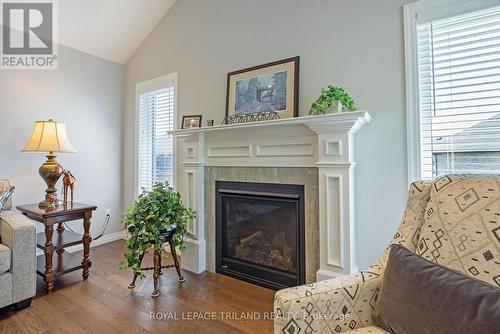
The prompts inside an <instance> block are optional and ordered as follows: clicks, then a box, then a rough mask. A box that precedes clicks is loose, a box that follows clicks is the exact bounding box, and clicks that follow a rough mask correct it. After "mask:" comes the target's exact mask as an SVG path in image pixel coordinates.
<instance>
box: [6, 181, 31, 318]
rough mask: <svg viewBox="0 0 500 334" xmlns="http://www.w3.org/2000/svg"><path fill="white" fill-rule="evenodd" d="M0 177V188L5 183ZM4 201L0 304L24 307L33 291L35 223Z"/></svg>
mask: <svg viewBox="0 0 500 334" xmlns="http://www.w3.org/2000/svg"><path fill="white" fill-rule="evenodd" d="M8 186H9V184H8V181H7V180H0V188H4V187H8ZM11 208H12V203H11V202H10V200H9V202H7V204H6V206H5V208H4V211H2V212H1V213H0V308H2V307H4V306H8V305H12V304H14V305H15V306H16V308H17V309H18V310H19V309H23V308H25V307H28V306H29V305H30V304H31V298H32V297H33V296H34V295H35V292H36V286H35V284H36V277H35V275H36V269H35V265H36V249H35V247H36V227H35V224H34V223H33V222H32V221H31V220H30V219H28V218H26V217H25V216H23V215H22V214H20V213H19V212H15V211H12V210H11Z"/></svg>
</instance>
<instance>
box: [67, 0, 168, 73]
mask: <svg viewBox="0 0 500 334" xmlns="http://www.w3.org/2000/svg"><path fill="white" fill-rule="evenodd" d="M174 2H175V0H61V1H58V2H57V10H58V15H57V16H58V18H59V33H58V35H59V38H58V40H59V43H60V44H62V45H66V46H69V47H71V48H73V49H76V50H80V51H83V52H86V53H89V54H92V55H95V56H97V57H100V58H104V59H107V60H110V61H113V62H116V63H120V64H126V63H127V61H128V60H129V59H130V57H131V56H132V55H133V54H134V52H135V51H136V50H137V48H138V47H139V46H140V45H141V43H142V42H143V41H144V39H145V38H146V37H147V36H148V35H149V33H150V32H151V30H153V28H154V27H155V26H156V25H157V24H158V22H160V20H161V19H162V18H163V16H165V14H166V13H167V11H168V10H169V9H170V7H171V6H172V5H173V3H174Z"/></svg>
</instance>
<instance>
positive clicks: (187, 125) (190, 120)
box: [182, 115, 202, 129]
mask: <svg viewBox="0 0 500 334" xmlns="http://www.w3.org/2000/svg"><path fill="white" fill-rule="evenodd" d="M201 118H202V116H201V115H189V116H182V129H191V128H201Z"/></svg>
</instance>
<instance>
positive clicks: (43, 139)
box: [22, 119, 76, 208]
mask: <svg viewBox="0 0 500 334" xmlns="http://www.w3.org/2000/svg"><path fill="white" fill-rule="evenodd" d="M22 152H48V154H47V161H45V163H44V164H43V165H42V166H41V167H40V169H38V172H39V173H40V176H41V177H42V179H43V180H44V181H45V183H46V184H47V189H46V190H45V193H46V194H45V200H43V201H42V202H40V203H39V206H40V207H41V208H46V207H49V206H58V205H61V204H62V201H61V200H58V199H57V189H56V187H55V186H56V183H57V181H58V180H59V178H60V177H61V175H62V173H63V168H62V167H61V165H59V163H58V162H57V161H56V155H55V154H54V152H61V153H73V152H76V150H75V149H74V148H73V146H72V145H71V143H70V141H69V139H68V135H67V133H66V124H64V123H57V122H56V121H54V120H52V119H49V120H48V121H37V122H35V128H34V129H33V133H32V134H31V138H30V139H29V141H28V143H27V144H26V146H25V147H24V148H23V149H22Z"/></svg>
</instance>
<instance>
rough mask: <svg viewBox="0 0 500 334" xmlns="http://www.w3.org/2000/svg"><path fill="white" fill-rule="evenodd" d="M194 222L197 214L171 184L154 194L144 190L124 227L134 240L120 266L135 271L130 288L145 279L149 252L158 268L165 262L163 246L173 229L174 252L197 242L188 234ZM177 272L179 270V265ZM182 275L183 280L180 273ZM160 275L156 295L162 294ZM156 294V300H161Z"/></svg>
mask: <svg viewBox="0 0 500 334" xmlns="http://www.w3.org/2000/svg"><path fill="white" fill-rule="evenodd" d="M193 219H195V212H194V211H193V210H191V209H189V208H187V207H185V206H184V204H183V203H182V201H181V195H180V194H179V193H178V192H176V191H174V189H173V188H172V187H171V186H169V185H168V183H157V184H155V185H154V186H153V189H152V190H151V191H147V190H145V189H143V192H142V194H140V195H139V197H138V198H137V200H136V201H135V202H134V204H132V205H131V206H130V207H129V208H128V210H127V213H126V215H125V217H124V218H123V226H124V228H125V230H126V231H127V233H128V234H129V235H130V238H129V239H128V240H127V241H126V245H127V251H126V252H125V254H124V255H123V256H124V260H123V261H122V262H120V268H121V269H125V268H127V267H128V268H131V269H132V271H133V273H134V281H133V284H131V285H130V288H133V287H134V286H135V279H136V278H137V277H141V278H142V277H144V274H143V273H142V271H141V262H142V259H143V256H144V253H145V252H146V250H147V249H148V248H150V247H151V246H152V247H153V249H154V254H155V264H157V263H156V262H157V261H158V257H159V258H160V259H161V255H162V254H163V252H164V249H163V247H162V244H163V243H164V242H165V235H166V234H165V233H166V232H168V231H170V230H172V229H173V228H175V233H172V239H171V240H170V241H169V243H170V244H171V246H172V248H173V249H174V251H175V248H178V249H180V250H182V249H184V238H194V236H193V235H192V234H191V233H190V232H189V231H188V223H189V222H191V221H192V220H193ZM172 255H174V253H173V254H172ZM174 259H175V258H174ZM155 267H156V266H155ZM160 267H161V265H160ZM176 268H177V269H178V265H176ZM159 270H161V268H160V269H159ZM178 273H179V279H181V278H182V276H181V275H180V270H179V269H178ZM157 275H158V271H155V276H156V277H155V292H156V293H157V292H158V291H157V286H156V285H157V284H156V283H157ZM156 293H154V294H153V297H155V296H157V294H156Z"/></svg>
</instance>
